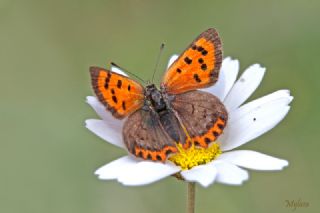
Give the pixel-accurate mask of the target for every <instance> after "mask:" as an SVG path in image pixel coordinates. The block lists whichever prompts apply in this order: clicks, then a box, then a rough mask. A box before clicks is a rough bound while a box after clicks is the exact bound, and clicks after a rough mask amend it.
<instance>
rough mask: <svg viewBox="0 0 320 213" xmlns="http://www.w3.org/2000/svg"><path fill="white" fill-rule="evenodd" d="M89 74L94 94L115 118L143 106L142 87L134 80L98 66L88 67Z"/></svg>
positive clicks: (122, 116)
mask: <svg viewBox="0 0 320 213" xmlns="http://www.w3.org/2000/svg"><path fill="white" fill-rule="evenodd" d="M90 74H91V81H92V87H93V90H94V92H95V94H96V96H97V97H98V99H99V101H100V102H101V103H103V104H104V105H105V106H106V108H107V109H108V110H109V111H110V112H111V113H112V114H113V116H115V117H116V118H119V119H121V118H124V117H125V116H127V115H129V114H130V113H132V112H134V111H136V110H137V109H139V108H141V107H142V106H143V103H144V88H143V86H141V85H140V84H139V83H137V82H136V81H134V80H131V79H129V78H128V77H126V76H123V75H120V74H118V73H115V72H112V71H108V70H105V69H103V68H99V67H90Z"/></svg>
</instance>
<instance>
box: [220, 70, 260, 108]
mask: <svg viewBox="0 0 320 213" xmlns="http://www.w3.org/2000/svg"><path fill="white" fill-rule="evenodd" d="M265 70H266V69H265V68H263V67H261V66H260V65H259V64H254V65H252V66H250V67H249V68H247V69H246V70H245V71H244V73H243V74H242V75H241V77H240V79H239V80H238V81H237V82H236V83H235V84H234V86H233V87H232V89H231V90H230V92H229V94H228V95H227V97H226V99H225V101H224V104H225V106H226V108H227V109H228V111H229V112H230V111H232V110H234V109H236V108H237V107H238V106H240V105H241V104H242V103H243V102H245V101H246V100H247V99H248V98H249V96H250V95H251V94H252V93H253V92H254V91H255V90H256V88H257V87H258V86H259V84H260V82H261V80H262V78H263V75H264V73H265Z"/></svg>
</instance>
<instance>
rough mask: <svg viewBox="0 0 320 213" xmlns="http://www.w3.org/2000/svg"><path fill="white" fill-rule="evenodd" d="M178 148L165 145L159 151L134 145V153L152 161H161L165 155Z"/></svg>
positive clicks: (164, 158) (164, 159) (174, 151)
mask: <svg viewBox="0 0 320 213" xmlns="http://www.w3.org/2000/svg"><path fill="white" fill-rule="evenodd" d="M177 151H178V149H177V148H176V147H173V146H165V147H164V148H163V149H162V150H160V151H154V150H148V149H144V148H141V147H138V146H136V147H135V148H134V155H135V156H137V157H140V158H143V159H145V160H152V161H162V162H165V161H166V159H167V157H168V156H169V155H170V154H173V153H176V152H177Z"/></svg>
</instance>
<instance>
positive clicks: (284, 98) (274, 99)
mask: <svg viewBox="0 0 320 213" xmlns="http://www.w3.org/2000/svg"><path fill="white" fill-rule="evenodd" d="M292 100H293V97H292V96H290V91H289V90H278V91H276V92H273V93H271V94H269V95H266V96H263V97H261V98H258V99H256V100H253V101H251V102H249V103H247V104H245V105H243V106H241V107H240V108H239V109H237V110H234V111H232V112H231V113H230V118H229V121H230V122H232V121H235V120H238V119H240V118H241V117H242V116H244V115H245V114H247V113H249V112H250V111H252V110H254V109H255V108H257V107H259V106H261V105H263V104H267V103H274V104H276V103H277V104H279V105H283V106H284V105H288V104H289V103H290V102H291V101H292Z"/></svg>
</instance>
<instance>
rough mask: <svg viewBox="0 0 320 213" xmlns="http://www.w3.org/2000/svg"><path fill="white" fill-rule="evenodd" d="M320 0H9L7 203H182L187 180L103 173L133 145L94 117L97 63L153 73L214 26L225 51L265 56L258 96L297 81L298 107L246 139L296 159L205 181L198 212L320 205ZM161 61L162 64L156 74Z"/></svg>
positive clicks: (0, 203)
mask: <svg viewBox="0 0 320 213" xmlns="http://www.w3.org/2000/svg"><path fill="white" fill-rule="evenodd" d="M319 11H320V2H319V1H316V0H308V1H294V0H284V1H277V0H271V1H270V0H269V1H268V0H265V1H260V0H256V1H248V0H246V1H222V0H220V1H209V0H207V1H174V2H173V1H169V0H166V1H146V0H135V1H123V0H121V1H102V0H93V1H71V0H69V1H32V0H30V1H23V0H21V1H16V0H0V31H1V32H0V72H1V77H0V94H1V103H0V113H1V114H0V116H1V117H0V131H1V133H0V140H1V141H0V142H1V147H0V172H1V176H0V212H1V213H2V212H3V213H11V212H14V213H15V212H19V213H20V212H25V213H29V212H30V213H38V212H41V213H42V212H46V213H55V212H63V213H64V212H79V213H80V212H83V213H84V212H91V213H98V212H99V213H100V212H139V213H143V212H156V213H157V212H158V213H160V212H184V210H185V200H186V185H185V184H184V183H182V182H179V181H176V180H175V179H174V178H167V179H165V180H162V181H160V182H157V183H155V184H152V185H148V186H143V187H124V186H122V185H121V184H119V183H117V182H116V181H107V182H105V181H99V180H98V179H97V178H96V177H95V176H94V175H93V172H94V171H95V169H97V168H98V167H100V166H101V165H103V164H105V163H107V162H110V161H112V160H113V159H116V158H118V157H120V156H123V155H124V154H125V151H123V150H120V149H118V148H116V147H114V146H112V145H109V144H108V143H106V142H104V141H102V140H101V139H100V138H98V137H97V136H95V135H93V134H92V133H91V132H89V131H88V130H87V129H86V128H85V127H84V121H85V119H87V118H95V117H97V116H96V114H95V113H94V112H93V110H92V109H91V108H90V107H89V106H88V105H87V104H86V103H85V97H86V96H87V95H92V94H93V93H92V91H91V85H90V80H89V73H88V67H89V66H90V65H99V66H104V67H109V65H107V64H108V63H109V62H110V61H115V62H117V63H119V64H120V65H122V66H124V67H126V68H127V69H128V70H130V71H132V72H134V73H136V74H138V75H140V76H143V77H144V78H145V79H149V78H150V77H151V75H152V70H153V67H154V64H155V58H156V56H157V54H158V50H159V45H160V44H161V42H165V43H166V48H165V52H164V57H163V58H162V60H161V69H164V68H165V66H166V63H167V59H168V58H169V56H170V55H171V54H173V53H179V52H181V51H182V50H183V49H184V48H185V47H186V45H188V44H189V42H191V41H192V40H193V39H194V38H195V37H196V36H197V35H198V34H199V33H201V32H202V31H203V30H205V29H207V28H209V27H216V28H217V29H218V30H219V32H220V36H221V37H222V40H223V48H224V55H225V56H232V57H233V58H237V59H239V60H240V66H241V71H242V70H244V68H246V67H247V66H249V65H250V64H253V63H261V64H262V65H263V66H266V67H267V73H266V75H265V78H264V80H263V83H262V84H261V86H260V87H259V88H258V90H257V91H256V92H255V93H254V95H253V96H252V97H251V99H253V98H257V97H259V96H262V95H265V94H267V93H270V92H273V91H275V90H278V89H281V88H289V89H290V90H291V91H292V94H293V95H294V97H295V99H294V102H293V103H292V110H291V111H290V113H289V114H288V116H287V117H286V119H285V120H284V121H283V122H282V123H281V124H280V125H279V126H277V128H275V129H273V130H272V131H271V132H269V133H267V134H265V135H263V136H262V137H260V138H259V139H256V140H255V141H253V142H251V143H248V144H246V145H245V146H244V147H242V149H252V150H258V151H261V152H264V153H268V154H270V155H274V156H278V157H282V158H284V159H288V160H289V162H290V166H289V167H288V168H286V169H285V170H284V171H282V172H275V173H272V172H254V171H252V172H250V180H249V181H248V182H246V183H245V184H244V185H243V186H241V187H234V186H225V185H219V184H216V185H213V186H211V187H209V188H207V189H203V188H201V187H198V188H197V200H196V205H197V206H196V208H197V213H200V212H248V211H251V212H266V213H269V212H292V209H290V208H286V203H285V200H298V199H301V200H302V201H305V202H308V203H309V205H310V206H309V207H308V208H299V209H297V210H296V211H297V212H298V211H299V212H320V207H319V203H318V201H319V197H320V196H319V194H320V193H319V188H320V184H319V183H318V180H319V179H320V172H319V165H318V164H319V160H318V153H319V148H320V146H319V139H318V138H319V136H320V134H319V115H320V112H319V106H320V103H319V92H320V86H319V85H320V84H319V82H318V81H319V79H320V71H319V47H320V40H319V38H320V27H319V21H320V15H319ZM159 76H160V72H159V73H158V77H157V78H158V79H159Z"/></svg>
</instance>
